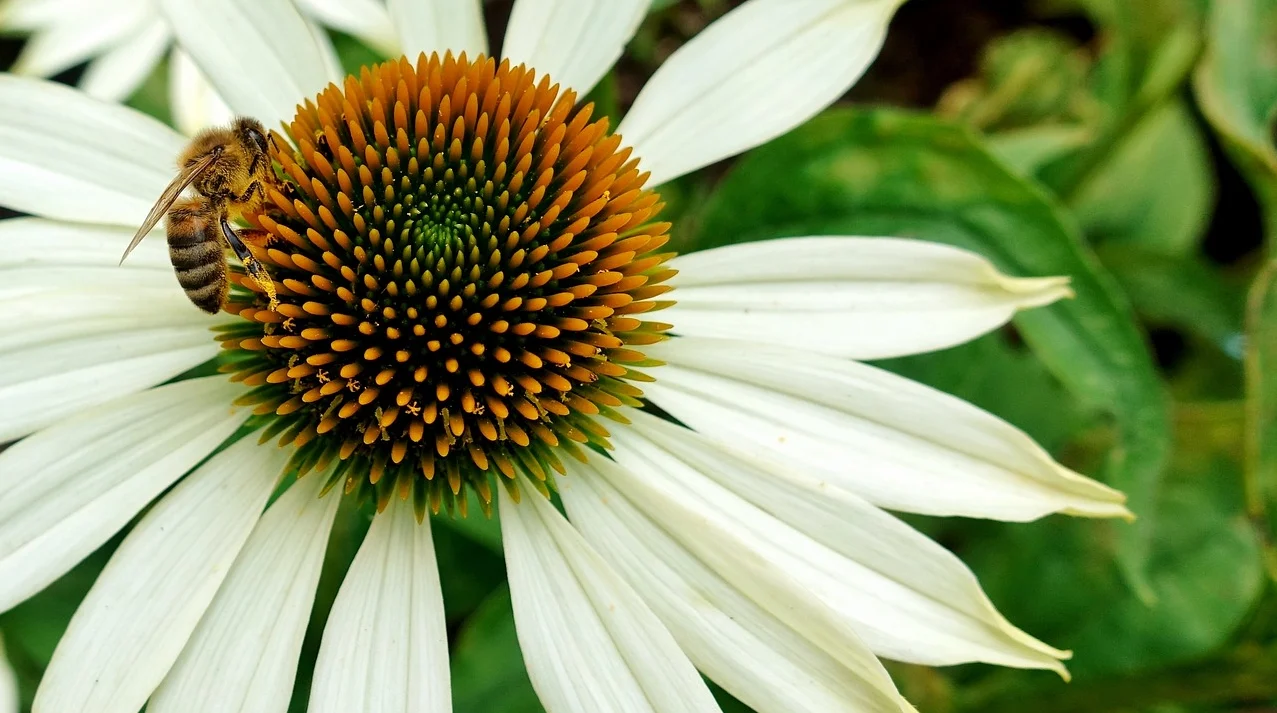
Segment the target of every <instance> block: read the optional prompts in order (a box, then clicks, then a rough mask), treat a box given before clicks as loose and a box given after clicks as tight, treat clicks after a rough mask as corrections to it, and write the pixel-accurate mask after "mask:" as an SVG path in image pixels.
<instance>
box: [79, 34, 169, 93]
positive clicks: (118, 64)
mask: <svg viewBox="0 0 1277 713" xmlns="http://www.w3.org/2000/svg"><path fill="white" fill-rule="evenodd" d="M172 39H173V35H172V33H170V32H169V29H168V23H166V22H165V21H164V20H163V19H162V18H159V17H156V18H155V19H153V20H152V21H151V22H150V23H149V24H147V25H144V26H142V27H141V28H139V29H138V31H137V33H136V34H134V35H131V36H130V37H129V38H127V39H126V40H124V41H123V42H121V43H120V44H118V45H116V46H115V47H112V48H111V49H110V51H108V52H106V53H105V54H103V55H102V56H100V57H98V58H97V59H94V60H93V61H92V62H90V63H89V67H88V69H86V70H85V71H84V77H83V78H81V79H80V88H81V89H83V90H84V91H85V92H86V93H87V94H88V95H89V96H92V97H96V98H98V99H105V100H106V101H124V100H125V99H128V98H129V97H130V96H132V95H133V92H135V91H137V88H138V87H140V86H142V82H144V81H146V78H147V77H148V76H150V74H151V72H152V71H153V70H154V69H155V66H156V65H157V64H159V63H160V59H161V58H162V57H163V56H164V51H165V50H166V49H168V46H169V43H170V42H171V41H172Z"/></svg>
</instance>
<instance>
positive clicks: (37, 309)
mask: <svg viewBox="0 0 1277 713" xmlns="http://www.w3.org/2000/svg"><path fill="white" fill-rule="evenodd" d="M129 273H130V271H128V270H119V271H117V272H116V273H111V272H108V271H104V270H99V269H95V268H50V269H48V270H46V271H44V274H43V277H44V279H45V282H46V283H47V282H52V283H54V286H52V287H50V286H49V285H48V284H41V282H40V277H41V275H40V274H39V273H37V271H35V270H15V271H12V272H7V273H5V274H4V280H5V284H3V285H0V321H2V322H3V323H4V325H5V326H6V327H7V328H8V329H5V330H3V331H0V354H16V353H20V352H23V351H26V350H28V349H33V348H35V347H38V346H43V345H47V344H52V343H55V342H61V341H66V340H69V339H79V338H84V337H90V336H97V335H110V334H115V333H117V332H120V331H139V330H148V329H154V328H159V327H190V326H198V327H199V328H206V327H208V326H212V325H215V324H219V323H222V322H225V321H227V320H228V319H233V317H232V316H230V315H217V316H213V315H205V314H204V313H202V312H200V311H199V310H196V309H195V308H194V307H193V306H192V305H191V304H190V302H189V301H187V300H186V298H185V296H184V295H182V294H181V291H180V290H177V289H174V288H173V287H171V286H169V285H163V286H161V285H158V284H146V283H148V282H152V281H155V280H159V279H171V278H172V275H171V274H170V275H167V276H165V275H164V274H163V273H161V272H159V271H156V270H133V271H131V273H132V274H129ZM77 278H79V279H85V280H94V281H93V282H91V283H88V284H85V285H83V286H79V287H74V286H71V285H70V282H69V281H71V280H75V279H77ZM138 283H142V284H138ZM210 336H211V335H210Z"/></svg>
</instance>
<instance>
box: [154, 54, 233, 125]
mask: <svg viewBox="0 0 1277 713" xmlns="http://www.w3.org/2000/svg"><path fill="white" fill-rule="evenodd" d="M168 92H169V108H170V109H171V110H172V111H173V123H174V124H176V125H177V128H178V129H180V130H181V131H182V133H184V134H186V135H188V136H194V135H195V134H196V133H198V132H199V131H200V130H201V129H204V128H206V127H209V126H226V125H227V124H229V123H230V122H231V119H233V118H234V117H235V112H233V111H231V108H230V107H229V106H226V102H225V101H223V100H222V97H221V96H219V95H218V93H217V90H216V89H213V85H212V84H209V82H208V77H205V76H204V73H203V72H201V71H200V68H199V67H196V66H195V62H194V61H193V60H191V57H190V55H188V54H186V53H185V52H183V51H182V50H180V49H178V48H176V47H174V48H173V52H172V53H171V54H170V55H169V85H168Z"/></svg>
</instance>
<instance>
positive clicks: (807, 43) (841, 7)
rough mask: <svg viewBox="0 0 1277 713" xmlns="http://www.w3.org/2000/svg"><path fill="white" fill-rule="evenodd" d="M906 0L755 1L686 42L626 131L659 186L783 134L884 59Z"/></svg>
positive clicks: (651, 85) (647, 90) (643, 97)
mask: <svg viewBox="0 0 1277 713" xmlns="http://www.w3.org/2000/svg"><path fill="white" fill-rule="evenodd" d="M900 2H901V0H750V1H749V2H746V3H745V4H744V5H741V6H740V7H738V8H736V9H735V10H733V11H731V12H729V13H727V15H725V16H724V17H723V18H721V19H720V20H718V21H717V22H715V23H713V24H712V25H710V26H709V27H707V28H705V30H703V31H702V32H701V33H700V34H699V35H696V36H695V37H693V38H692V40H691V41H690V42H688V43H687V44H685V45H683V46H682V47H680V48H679V49H678V51H676V52H675V53H674V54H673V55H671V56H670V58H669V59H667V60H666V61H665V63H664V64H662V65H661V67H660V69H658V70H657V71H656V74H655V75H653V77H652V78H651V79H650V80H648V82H647V84H646V85H645V86H644V87H643V90H642V91H641V92H640V93H639V96H638V98H637V99H635V100H634V106H633V107H632V108H631V109H630V112H629V113H628V114H626V116H625V120H624V121H622V122H621V125H620V128H619V130H618V133H620V134H621V135H622V136H624V137H625V140H626V143H628V144H629V145H631V146H633V147H634V155H635V156H638V157H640V158H641V159H642V164H641V166H640V167H641V168H643V169H645V170H648V171H651V172H652V176H651V179H650V181H649V185H653V186H655V185H660V184H661V183H664V182H666V181H668V180H670V179H673V178H677V177H679V176H681V175H683V174H685V173H689V172H691V171H694V170H696V169H698V168H700V167H702V166H706V165H709V164H711V163H713V162H715V161H719V160H722V159H724V158H727V157H729V156H734V155H736V154H738V153H741V152H742V151H745V150H747V149H751V148H753V147H755V146H757V145H759V144H761V143H764V142H766V141H769V140H771V139H774V138H776V137H777V136H780V135H781V134H783V133H785V132H786V131H789V130H790V129H792V128H794V127H796V126H798V125H799V124H802V123H803V122H804V121H806V120H808V119H810V118H811V117H813V116H815V115H816V113H817V112H819V111H820V110H821V109H824V108H825V107H827V106H829V105H830V104H832V103H833V102H834V101H835V100H836V99H838V97H840V96H842V94H843V93H844V92H846V91H847V89H848V88H850V87H851V85H852V84H854V83H855V82H856V80H857V79H859V78H860V75H861V74H862V73H864V71H865V68H867V67H868V66H869V64H870V63H871V62H872V61H873V59H874V57H876V56H877V55H878V50H879V48H881V47H882V41H883V38H884V37H885V36H886V33H887V23H888V21H889V20H890V19H891V15H892V13H893V12H895V9H896V7H897V6H898V5H899V4H900Z"/></svg>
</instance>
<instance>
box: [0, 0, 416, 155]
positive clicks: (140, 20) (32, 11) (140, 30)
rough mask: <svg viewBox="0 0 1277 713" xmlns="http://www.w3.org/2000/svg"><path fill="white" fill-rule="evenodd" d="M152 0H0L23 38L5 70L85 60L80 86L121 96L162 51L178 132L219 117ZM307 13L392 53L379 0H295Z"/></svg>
mask: <svg viewBox="0 0 1277 713" xmlns="http://www.w3.org/2000/svg"><path fill="white" fill-rule="evenodd" d="M159 5H160V3H159V0H0V29H2V30H11V31H16V32H19V33H22V34H26V35H29V36H30V38H29V40H28V41H27V44H26V46H25V47H24V49H23V51H22V54H21V55H19V57H18V59H17V61H16V62H15V63H14V66H13V69H12V71H13V72H15V73H17V74H21V75H26V76H32V77H51V76H53V75H55V74H57V73H59V72H63V71H66V70H68V69H70V68H72V67H74V66H76V65H78V64H80V63H82V62H85V61H87V62H88V67H87V68H86V69H85V72H84V76H83V78H81V80H80V88H81V89H83V90H84V91H85V92H86V93H88V94H89V95H91V96H94V97H98V98H100V99H106V100H109V101H122V100H124V99H126V98H127V97H129V96H130V95H132V94H133V92H135V91H137V89H138V87H140V86H141V85H142V82H144V81H145V80H146V78H147V77H148V76H149V75H150V74H151V72H152V71H153V70H154V69H155V67H156V65H157V64H159V63H160V61H161V60H162V59H163V57H164V55H165V54H166V53H168V54H169V57H170V59H169V62H170V72H171V75H170V82H169V95H170V103H171V106H172V110H173V118H174V122H175V123H176V124H177V127H178V128H179V129H181V130H182V131H183V132H184V133H186V134H194V133H195V132H196V131H198V130H200V129H202V128H204V127H205V126H210V125H217V124H225V123H226V122H227V121H229V120H230V118H231V116H232V114H231V111H230V108H229V107H227V106H226V104H225V103H224V102H223V101H222V100H221V98H220V97H218V96H217V95H216V93H214V92H213V90H212V88H211V87H209V85H208V80H207V79H205V78H204V76H203V75H202V74H201V73H200V71H199V69H198V68H196V66H195V65H194V64H193V63H192V62H191V60H190V58H189V57H187V56H186V55H185V53H183V52H181V51H179V50H177V49H176V48H174V49H172V50H171V51H170V47H171V46H172V44H173V31H172V29H171V28H170V26H169V23H168V21H167V20H166V19H165V18H164V16H163V14H162V13H161V12H160V7H159ZM298 6H299V8H300V9H301V10H302V11H303V12H304V13H306V15H307V16H308V17H309V18H310V19H311V20H313V21H318V22H320V23H323V24H324V25H325V26H327V27H332V28H334V29H337V30H341V31H343V32H346V33H349V34H351V35H354V36H356V37H359V38H360V39H362V40H363V41H364V42H366V43H368V44H369V45H370V46H372V47H373V48H375V49H378V50H381V51H384V52H387V53H397V49H396V48H397V45H398V38H397V37H396V35H395V31H394V28H393V26H392V25H391V19H390V14H389V13H388V12H387V10H386V7H385V5H384V3H383V2H382V0H298Z"/></svg>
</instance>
